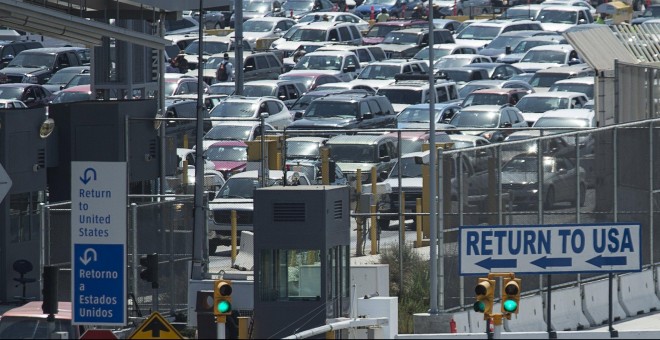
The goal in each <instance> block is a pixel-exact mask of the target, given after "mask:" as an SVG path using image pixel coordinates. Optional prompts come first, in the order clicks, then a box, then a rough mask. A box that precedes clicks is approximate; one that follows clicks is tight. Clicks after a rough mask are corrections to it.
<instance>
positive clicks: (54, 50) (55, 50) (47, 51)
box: [19, 47, 87, 54]
mask: <svg viewBox="0 0 660 340" xmlns="http://www.w3.org/2000/svg"><path fill="white" fill-rule="evenodd" d="M86 49H87V48H84V47H41V48H33V49H29V50H23V51H21V52H19V53H42V54H51V53H58V52H63V51H78V50H86Z"/></svg>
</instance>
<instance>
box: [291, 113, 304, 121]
mask: <svg viewBox="0 0 660 340" xmlns="http://www.w3.org/2000/svg"><path fill="white" fill-rule="evenodd" d="M302 117H303V113H302V111H296V112H295V113H294V114H293V119H294V120H298V119H302Z"/></svg>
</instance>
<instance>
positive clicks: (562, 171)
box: [557, 168, 568, 175]
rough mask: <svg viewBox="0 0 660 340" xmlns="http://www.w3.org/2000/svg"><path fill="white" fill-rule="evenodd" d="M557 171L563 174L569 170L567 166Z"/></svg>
mask: <svg viewBox="0 0 660 340" xmlns="http://www.w3.org/2000/svg"><path fill="white" fill-rule="evenodd" d="M557 172H558V173H560V174H562V175H563V174H565V173H567V172H568V171H567V170H566V169H565V168H561V169H559V170H558V171H557Z"/></svg>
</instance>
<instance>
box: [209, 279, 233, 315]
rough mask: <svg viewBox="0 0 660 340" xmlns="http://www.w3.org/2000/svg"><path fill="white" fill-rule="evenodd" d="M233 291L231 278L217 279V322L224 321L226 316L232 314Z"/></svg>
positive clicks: (214, 293)
mask: <svg viewBox="0 0 660 340" xmlns="http://www.w3.org/2000/svg"><path fill="white" fill-rule="evenodd" d="M231 292H232V287H231V280H216V281H215V282H214V283H213V314H214V315H215V316H216V320H217V321H216V322H224V317H226V316H228V315H231V312H232V309H231ZM221 318H222V319H221ZM220 320H222V321H220Z"/></svg>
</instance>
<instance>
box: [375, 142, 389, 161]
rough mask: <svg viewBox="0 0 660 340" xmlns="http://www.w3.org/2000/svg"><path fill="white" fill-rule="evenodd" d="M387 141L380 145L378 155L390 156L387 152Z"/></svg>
mask: <svg viewBox="0 0 660 340" xmlns="http://www.w3.org/2000/svg"><path fill="white" fill-rule="evenodd" d="M387 151H388V150H387V143H383V144H380V145H378V157H379V158H380V157H385V156H389V153H388V152H387Z"/></svg>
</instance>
